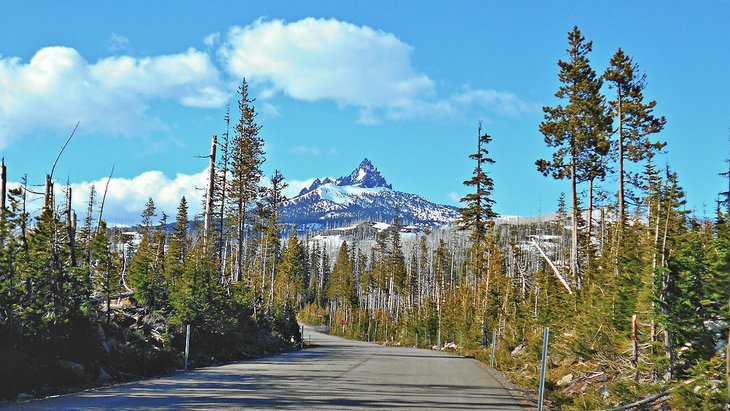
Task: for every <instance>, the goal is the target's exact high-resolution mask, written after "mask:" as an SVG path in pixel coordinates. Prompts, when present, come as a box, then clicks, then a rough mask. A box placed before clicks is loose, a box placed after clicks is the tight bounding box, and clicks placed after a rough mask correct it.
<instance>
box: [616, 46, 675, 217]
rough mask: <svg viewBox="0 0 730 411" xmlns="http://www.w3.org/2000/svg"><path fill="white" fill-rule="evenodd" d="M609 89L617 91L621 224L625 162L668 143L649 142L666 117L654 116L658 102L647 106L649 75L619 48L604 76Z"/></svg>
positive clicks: (658, 130)
mask: <svg viewBox="0 0 730 411" xmlns="http://www.w3.org/2000/svg"><path fill="white" fill-rule="evenodd" d="M603 78H605V79H606V81H608V82H609V87H611V88H614V89H615V90H616V96H615V100H612V101H611V102H610V105H611V109H612V112H613V115H614V116H615V117H616V122H617V123H618V127H617V143H618V144H617V145H618V147H617V149H618V153H617V159H618V174H619V175H618V184H619V188H618V212H619V221H620V222H621V224H624V222H625V212H626V205H625V197H626V187H625V179H626V169H625V167H624V161H626V160H628V161H630V162H633V163H638V162H639V161H642V160H645V159H647V158H651V157H653V156H654V155H655V154H656V153H657V152H659V151H660V150H661V149H662V148H664V146H665V145H666V143H662V142H654V141H651V140H649V136H650V135H651V134H656V133H659V132H661V131H662V129H663V128H664V125H665V124H666V119H665V118H664V117H659V118H657V117H654V115H653V113H652V112H653V111H654V107H655V106H656V101H650V102H649V103H644V92H643V91H644V88H645V86H646V75H645V74H640V73H639V66H638V65H637V64H635V63H634V62H633V59H632V58H631V57H629V56H627V55H626V54H625V53H624V52H623V50H621V49H620V48H619V49H618V51H616V54H614V55H613V57H611V62H610V66H609V67H608V69H606V72H605V73H604V74H603Z"/></svg>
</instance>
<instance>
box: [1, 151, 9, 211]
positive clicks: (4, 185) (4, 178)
mask: <svg viewBox="0 0 730 411" xmlns="http://www.w3.org/2000/svg"><path fill="white" fill-rule="evenodd" d="M7 188H8V170H7V168H5V157H3V158H2V160H0V214H2V213H3V212H4V210H5V193H6V190H7Z"/></svg>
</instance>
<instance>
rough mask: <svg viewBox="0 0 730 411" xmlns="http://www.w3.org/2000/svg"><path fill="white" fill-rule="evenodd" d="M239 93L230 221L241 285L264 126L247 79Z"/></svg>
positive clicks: (261, 153) (258, 176) (258, 177)
mask: <svg viewBox="0 0 730 411" xmlns="http://www.w3.org/2000/svg"><path fill="white" fill-rule="evenodd" d="M238 92H239V94H240V96H241V98H240V100H239V102H238V108H239V110H240V112H241V117H240V119H239V122H238V124H237V125H236V133H235V135H234V137H233V141H232V142H231V164H230V179H229V187H228V198H230V202H231V207H230V209H229V220H230V222H231V225H232V226H233V227H234V238H235V239H236V242H237V256H236V267H235V273H234V274H235V278H236V280H239V281H240V280H241V279H242V278H241V276H242V274H243V267H244V265H243V260H244V247H245V244H244V243H245V236H246V213H247V212H248V209H249V208H250V207H251V206H252V205H253V203H254V201H255V200H256V198H257V197H258V194H259V182H260V181H261V176H262V172H261V165H262V163H263V162H264V151H263V148H264V141H263V139H262V138H261V137H259V131H260V130H261V126H260V125H258V124H256V110H255V108H254V106H253V103H254V101H255V99H253V98H251V97H250V96H249V93H248V84H247V83H246V79H243V82H242V84H241V87H240V88H239V89H238Z"/></svg>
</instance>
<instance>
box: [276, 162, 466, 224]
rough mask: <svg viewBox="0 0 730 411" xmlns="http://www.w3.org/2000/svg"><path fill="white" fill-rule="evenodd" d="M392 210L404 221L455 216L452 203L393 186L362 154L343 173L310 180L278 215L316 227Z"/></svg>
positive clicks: (388, 217) (386, 216)
mask: <svg viewBox="0 0 730 411" xmlns="http://www.w3.org/2000/svg"><path fill="white" fill-rule="evenodd" d="M396 210H398V216H399V218H400V221H401V223H402V224H404V225H409V224H410V225H416V226H434V225H444V224H451V223H453V222H454V221H455V220H456V217H457V216H458V209H457V208H456V207H452V206H447V205H441V204H434V203H432V202H430V201H428V200H427V199H425V198H423V197H421V196H419V195H417V194H409V193H404V192H401V191H396V190H393V186H392V185H391V184H388V182H387V181H386V180H385V177H383V175H382V174H381V173H380V170H378V169H377V167H375V166H374V165H373V163H372V162H370V160H368V159H367V158H366V159H364V160H363V161H362V162H361V163H360V165H359V166H358V167H357V168H356V169H355V170H354V171H353V172H352V173H350V174H349V175H347V176H343V177H340V178H338V179H336V180H332V179H330V178H325V179H322V180H320V179H316V180H314V182H312V184H311V185H310V186H309V187H306V188H304V189H302V190H301V191H300V192H299V195H298V196H296V197H294V198H291V199H289V200H287V201H286V202H285V203H284V205H283V206H282V219H283V220H284V221H285V222H287V223H291V224H297V225H298V226H300V228H305V227H306V228H311V229H316V228H321V227H327V226H330V227H333V226H340V225H344V224H350V223H354V222H359V221H392V220H393V216H394V215H395V213H396Z"/></svg>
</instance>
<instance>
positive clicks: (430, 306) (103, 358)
mask: <svg viewBox="0 0 730 411" xmlns="http://www.w3.org/2000/svg"><path fill="white" fill-rule="evenodd" d="M554 48H555V50H561V49H565V53H564V54H562V55H557V54H556V57H557V58H559V60H558V61H557V65H556V66H555V69H556V75H557V77H558V79H559V88H558V89H557V90H555V94H554V96H545V97H546V101H553V102H554V104H553V105H551V106H546V107H543V113H544V118H543V121H542V122H541V123H540V124H539V125H536V127H538V130H539V133H540V134H541V135H542V137H544V146H545V147H547V148H548V149H549V151H550V153H551V155H550V156H547V157H546V158H536V159H534V164H535V166H534V168H535V170H534V172H535V173H541V174H542V175H544V177H545V179H546V180H548V179H555V180H560V181H561V184H562V185H563V186H564V192H565V194H560V195H559V196H558V195H556V198H555V199H554V203H553V205H551V206H550V207H548V208H549V209H551V210H556V212H554V213H550V214H545V215H542V216H539V217H531V218H502V217H500V216H499V215H498V214H497V213H496V212H495V211H494V207H495V200H494V197H493V191H494V189H495V187H499V186H500V185H502V184H509V183H510V182H508V181H499V180H495V179H493V178H492V175H491V173H490V171H491V168H492V166H493V164H494V163H495V162H496V163H499V162H502V161H509V159H503V158H494V157H493V156H492V154H490V151H491V145H492V144H493V139H494V140H498V139H500V138H501V136H499V135H492V133H491V132H490V130H489V128H488V126H486V125H485V124H483V123H482V122H480V123H479V124H475V125H474V138H473V139H471V140H472V144H473V146H472V147H473V149H470V151H471V152H473V154H471V155H470V157H469V158H470V161H471V164H472V165H473V170H472V172H471V177H470V178H469V179H468V180H467V181H464V182H463V184H464V185H465V186H466V189H467V191H468V194H467V195H466V196H464V197H463V198H462V199H461V203H460V204H461V208H460V210H459V217H458V219H457V220H456V222H455V223H454V224H450V225H440V226H432V227H426V228H423V227H421V228H419V229H418V230H415V229H413V226H409V224H408V222H406V221H403V220H401V217H400V215H399V211H398V206H396V207H395V209H394V210H393V212H392V215H393V216H394V217H393V218H392V220H390V221H381V223H387V224H382V226H383V227H385V228H382V229H374V228H372V224H367V222H362V221H361V222H354V223H353V225H351V226H349V227H328V228H326V229H319V230H314V229H308V228H307V227H297V226H296V225H294V224H288V223H286V222H284V220H283V218H282V215H281V208H282V204H283V203H284V202H285V201H286V200H287V198H286V196H285V195H284V193H283V190H284V189H285V188H286V186H287V182H286V179H285V178H284V176H283V175H282V173H281V172H280V171H278V170H277V171H276V172H274V173H273V175H271V176H267V175H264V172H263V171H262V166H263V164H264V162H265V160H266V157H265V156H266V153H265V152H264V136H265V124H260V123H259V121H258V118H257V111H256V110H257V102H256V100H255V98H254V96H252V95H251V94H250V93H249V85H248V83H247V81H246V79H243V81H242V82H241V83H240V87H239V89H238V95H237V98H238V105H237V106H234V107H231V108H230V110H229V112H228V113H221V117H223V118H224V121H223V122H222V125H221V129H222V130H223V132H221V133H217V135H216V136H213V138H212V141H210V140H208V138H209V137H205V138H201V140H200V146H199V147H198V149H200V150H205V151H206V152H207V150H208V149H210V155H209V156H208V157H206V159H205V161H207V162H209V169H208V170H209V177H208V185H207V187H201V189H203V190H205V195H204V202H203V204H202V210H203V212H202V213H201V214H197V215H192V214H191V213H189V212H188V200H187V199H186V198H185V197H182V198H181V199H180V202H179V206H178V209H177V215H175V216H168V215H166V214H165V213H164V212H161V211H158V210H157V208H156V206H155V203H154V201H153V199H152V198H150V199H149V200H148V202H147V203H146V205H145V206H144V212H143V213H142V215H141V218H140V221H141V223H140V224H139V225H137V226H135V227H121V226H111V225H107V223H106V222H105V218H104V205H105V199H106V197H107V194H108V193H107V189H106V188H105V187H103V186H101V187H98V186H97V187H94V188H93V189H92V191H91V195H90V196H89V198H88V201H87V204H88V205H87V207H86V209H85V210H74V209H73V208H72V207H71V202H72V197H73V196H74V195H75V193H73V192H72V190H71V188H70V185H64V183H63V182H60V181H59V180H58V176H54V175H53V171H51V172H50V173H49V174H48V175H47V177H46V182H45V185H43V186H41V187H36V186H33V185H31V184H30V183H29V182H28V181H22V182H21V184H19V185H16V184H10V183H9V182H7V181H6V175H7V172H6V167H7V168H10V167H13V159H12V158H5V159H4V162H3V165H2V177H3V178H2V187H1V194H2V204H1V208H0V357H2V358H3V360H2V361H0V381H3V382H4V383H3V384H0V398H2V399H5V400H14V399H16V398H17V396H18V394H20V393H33V394H34V395H50V394H55V393H59V392H64V390H65V389H66V388H67V387H84V386H89V385H90V384H91V385H93V384H96V383H99V382H109V381H130V380H135V379H139V378H143V377H150V376H155V375H161V374H165V373H169V372H172V371H174V370H175V369H181V368H182V367H183V351H184V347H185V333H186V331H185V327H186V326H187V325H190V326H191V328H192V329H193V333H192V336H193V339H194V344H195V345H194V346H195V350H193V351H192V354H191V357H190V367H192V368H194V367H202V366H207V365H214V364H222V363H226V362H231V361H240V360H245V359H249V358H253V357H256V356H260V355H264V354H266V353H275V352H282V351H288V350H294V349H300V347H302V346H304V347H305V348H304V349H305V350H306V341H305V340H304V339H303V338H302V335H301V334H300V325H299V324H298V322H301V323H305V324H309V325H317V326H327V327H328V328H329V332H330V333H331V334H333V335H337V336H342V337H345V338H349V339H357V340H364V341H371V342H377V343H380V344H385V345H400V346H411V347H413V346H416V347H420V348H424V349H432V350H443V351H448V352H451V353H454V354H460V355H465V356H472V357H474V358H475V359H476V360H478V361H480V362H482V363H484V364H486V365H489V364H490V356H491V352H492V348H494V351H493V352H494V364H493V366H494V368H495V369H496V370H498V371H500V372H501V373H503V374H504V375H506V376H507V377H508V378H509V379H510V380H511V381H512V382H513V383H514V384H516V385H517V386H519V387H525V388H526V389H527V390H533V391H534V390H536V387H537V384H538V378H539V372H540V354H541V349H542V348H541V347H542V343H543V341H542V338H543V329H544V327H549V329H550V337H549V346H550V349H549V358H548V362H547V375H546V391H545V392H546V399H547V401H548V404H549V408H550V409H588V410H594V409H609V408H612V407H619V406H622V405H625V404H630V403H633V402H636V401H640V400H642V399H650V401H647V402H646V403H645V404H644V405H642V406H644V407H650V406H653V407H655V408H651V409H673V410H720V409H727V408H726V404H727V403H728V400H729V398H730V387H729V386H728V379H729V378H730V360H728V358H730V357H728V355H727V354H728V349H729V346H728V341H730V328H729V327H728V324H729V322H730V318H729V316H730V311H729V310H730V288H729V287H730V187H729V188H728V191H725V192H721V193H718V196H717V198H716V199H715V198H709V199H706V201H707V203H708V204H712V205H713V207H712V210H711V212H709V213H707V214H708V215H697V213H695V212H691V211H688V210H687V209H686V207H685V199H684V188H683V186H682V176H681V175H678V174H677V173H676V172H675V171H674V169H673V167H672V164H671V163H669V162H668V160H667V158H666V153H667V152H671V150H672V147H671V145H669V144H666V143H665V142H664V141H663V135H662V132H663V129H664V127H665V124H667V123H670V122H671V121H672V119H671V118H664V117H663V116H661V115H659V114H657V113H658V112H660V111H661V110H660V108H661V106H662V101H655V100H654V99H653V98H652V94H654V93H653V90H651V89H650V88H647V87H646V84H647V77H649V78H650V77H651V75H652V73H650V72H649V73H644V71H643V70H642V69H641V67H640V66H639V65H638V64H637V63H636V61H640V60H641V56H631V55H628V54H626V53H625V52H624V51H623V50H622V49H620V48H619V49H618V50H616V52H615V54H613V57H612V58H611V59H610V61H608V62H600V66H602V67H604V66H606V67H607V69H606V70H605V71H604V72H597V71H596V70H595V69H594V66H596V64H595V62H594V61H592V60H591V58H592V55H591V52H592V48H593V43H592V42H591V41H590V40H589V39H586V38H585V37H584V35H583V34H582V33H581V31H580V29H579V28H578V27H577V26H576V27H574V28H573V29H572V30H571V31H570V32H569V33H568V36H567V47H566V44H561V45H555V47H554ZM635 60H636V61H635ZM83 126H84V125H83V123H82V124H80V125H79V127H83ZM71 136H72V137H73V133H72V134H71ZM67 143H68V142H67ZM209 144H210V145H209ZM540 144H543V143H540ZM72 147H73V141H71V143H70V146H69V150H71V149H73V148H72ZM62 151H63V150H62ZM59 156H61V153H59ZM275 166H278V165H275ZM723 167H727V165H723V164H717V169H718V172H721V174H722V175H723V176H724V177H726V178H727V179H728V182H730V169H728V170H727V171H725V172H722V170H723ZM280 168H283V166H282V167H280ZM110 178H111V176H110ZM459 184H462V182H460V181H457V182H454V185H459ZM39 204H42V205H40V206H39ZM77 212H78V214H79V215H78V216H77ZM495 337H496V338H495ZM71 389H73V388H71ZM650 397H653V398H650ZM646 409H649V408H646Z"/></svg>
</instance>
